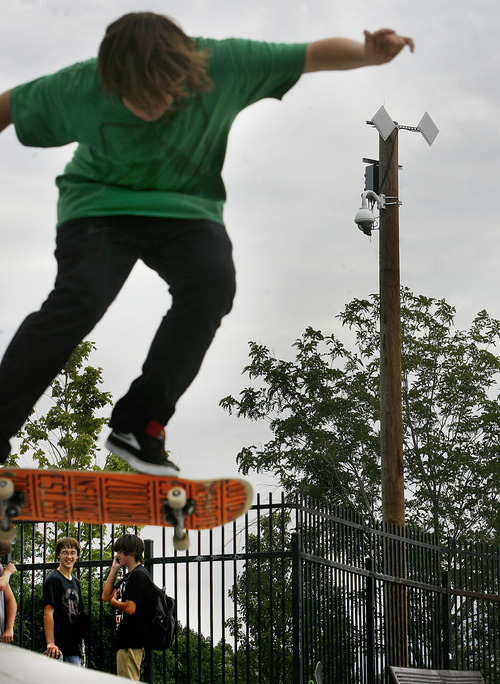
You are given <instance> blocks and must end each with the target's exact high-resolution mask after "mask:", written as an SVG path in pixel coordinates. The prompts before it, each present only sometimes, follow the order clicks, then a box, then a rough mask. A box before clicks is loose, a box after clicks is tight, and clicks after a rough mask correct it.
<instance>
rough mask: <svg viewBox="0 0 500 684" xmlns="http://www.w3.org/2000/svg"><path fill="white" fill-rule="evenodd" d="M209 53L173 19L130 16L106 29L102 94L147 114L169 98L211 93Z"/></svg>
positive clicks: (148, 14)
mask: <svg viewBox="0 0 500 684" xmlns="http://www.w3.org/2000/svg"><path fill="white" fill-rule="evenodd" d="M208 56H209V55H208V52H207V51H203V50H200V48H199V46H198V44H197V43H196V41H195V40H193V39H192V38H190V37H189V36H187V35H186V34H185V33H184V31H183V30H182V29H181V28H180V27H179V26H178V25H177V24H175V23H174V22H173V21H172V20H171V19H169V18H168V17H165V16H163V15H160V14H154V13H153V12H132V13H130V14H125V15H124V16H123V17H121V18H120V19H117V20H116V21H114V22H113V23H112V24H110V25H109V26H108V28H107V30H106V34H105V36H104V39H103V41H102V43H101V46H100V48H99V55H98V73H99V78H100V80H101V83H102V85H103V88H104V91H105V92H106V93H107V94H116V95H118V96H120V97H125V98H126V99H127V100H129V101H130V102H132V103H133V104H135V105H137V106H139V107H141V108H144V109H148V108H149V106H151V105H157V104H158V103H163V102H165V101H166V100H168V99H171V98H172V97H173V99H174V104H175V105H178V104H179V103H180V102H181V101H182V99H183V98H185V97H188V96H189V95H193V94H195V93H198V92H205V91H207V90H210V88H211V87H212V82H211V80H210V78H209V77H208V76H207V73H206V68H207V59H208Z"/></svg>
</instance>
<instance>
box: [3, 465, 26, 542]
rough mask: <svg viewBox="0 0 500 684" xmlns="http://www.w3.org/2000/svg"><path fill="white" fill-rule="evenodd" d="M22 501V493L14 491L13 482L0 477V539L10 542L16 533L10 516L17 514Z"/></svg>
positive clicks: (13, 516)
mask: <svg viewBox="0 0 500 684" xmlns="http://www.w3.org/2000/svg"><path fill="white" fill-rule="evenodd" d="M23 503H24V494H23V493H22V492H16V491H15V488H14V483H13V482H12V480H11V479H10V478H8V477H1V478H0V512H1V519H0V541H4V542H10V541H12V540H13V539H14V537H15V535H16V530H15V527H14V523H13V521H12V518H15V517H16V515H19V513H20V511H21V508H22V505H23Z"/></svg>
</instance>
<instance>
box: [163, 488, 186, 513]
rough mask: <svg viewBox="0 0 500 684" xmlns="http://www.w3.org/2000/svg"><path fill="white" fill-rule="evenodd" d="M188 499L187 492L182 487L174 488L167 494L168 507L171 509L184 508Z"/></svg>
mask: <svg viewBox="0 0 500 684" xmlns="http://www.w3.org/2000/svg"><path fill="white" fill-rule="evenodd" d="M186 498H187V497H186V490H185V489H182V487H173V488H172V489H171V490H170V491H169V492H168V494H167V501H168V505H169V506H170V507H171V508H184V506H185V505H186Z"/></svg>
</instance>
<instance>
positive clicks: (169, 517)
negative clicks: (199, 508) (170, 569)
mask: <svg viewBox="0 0 500 684" xmlns="http://www.w3.org/2000/svg"><path fill="white" fill-rule="evenodd" d="M194 509H195V502H194V501H193V499H188V498H187V496H186V490H185V489H184V488H183V487H172V489H170V491H169V492H168V494H167V498H166V499H165V500H164V501H163V515H164V518H165V520H166V522H168V523H169V524H170V525H172V526H173V528H174V539H173V541H174V549H175V550H176V551H187V549H188V548H189V533H188V531H187V530H186V529H185V524H186V517H187V516H188V515H193V513H194Z"/></svg>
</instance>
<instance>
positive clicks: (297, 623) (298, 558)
mask: <svg viewBox="0 0 500 684" xmlns="http://www.w3.org/2000/svg"><path fill="white" fill-rule="evenodd" d="M302 593H303V579H302V535H301V534H300V533H299V532H292V629H293V642H292V643H293V680H292V681H293V684H303V681H304V653H303V650H304V634H303V627H302V625H303V620H302V614H303V610H302V609H303V602H302Z"/></svg>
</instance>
